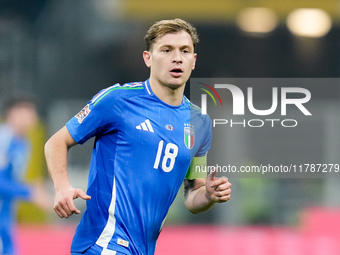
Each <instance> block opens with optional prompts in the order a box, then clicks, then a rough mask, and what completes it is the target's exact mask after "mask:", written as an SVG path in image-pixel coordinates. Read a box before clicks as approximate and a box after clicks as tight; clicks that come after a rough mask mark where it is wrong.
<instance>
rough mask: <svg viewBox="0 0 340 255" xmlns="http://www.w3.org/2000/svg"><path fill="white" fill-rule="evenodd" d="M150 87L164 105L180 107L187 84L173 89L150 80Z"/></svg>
mask: <svg viewBox="0 0 340 255" xmlns="http://www.w3.org/2000/svg"><path fill="white" fill-rule="evenodd" d="M150 86H151V89H152V91H153V93H154V94H155V95H156V96H157V97H158V98H159V99H160V100H162V101H163V102H164V103H166V104H169V105H173V106H179V105H180V104H181V103H182V100H183V93H184V88H185V84H183V85H180V86H178V87H175V88H172V87H170V86H166V85H164V84H160V83H159V82H157V81H154V80H152V78H150Z"/></svg>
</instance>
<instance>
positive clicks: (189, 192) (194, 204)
mask: <svg viewBox="0 0 340 255" xmlns="http://www.w3.org/2000/svg"><path fill="white" fill-rule="evenodd" d="M145 41H146V50H145V51H144V52H143V58H144V62H145V64H146V66H147V67H148V68H150V78H149V79H148V80H146V81H144V82H134V83H127V84H124V85H123V86H121V85H120V84H116V85H113V86H112V87H109V88H107V89H104V90H102V91H101V92H99V93H98V94H97V95H96V96H94V97H93V99H92V100H91V101H90V102H89V103H88V104H87V105H86V106H85V107H84V108H83V109H82V110H81V111H80V112H79V113H78V114H77V115H76V116H75V117H73V118H72V119H71V120H70V121H69V122H67V123H66V126H64V127H63V128H62V129H60V130H59V131H58V132H57V133H56V134H54V135H53V136H52V137H51V138H50V139H49V141H48V142H47V143H46V145H45V155H46V160H47V165H48V169H49V172H50V175H51V178H52V180H53V183H54V188H55V192H56V195H55V201H54V210H55V211H56V213H57V214H58V215H59V216H60V217H61V218H64V217H65V218H68V217H69V216H71V215H72V214H74V213H76V214H79V213H80V211H79V210H78V209H77V208H76V207H75V205H74V203H73V200H74V199H76V198H78V197H81V198H82V199H85V200H87V208H86V210H85V212H84V215H83V217H82V219H81V222H80V224H79V225H78V227H77V230H76V233H75V236H74V238H73V243H72V247H71V254H72V255H73V254H74V255H77V254H86V255H96V254H102V255H113V254H115V255H118V254H128V255H132V254H134V255H137V254H140V255H141V254H145V255H146V254H148V255H153V254H154V252H155V246H156V241H157V239H158V236H159V233H160V231H161V229H162V226H163V223H164V220H165V217H166V215H167V212H168V210H169V207H170V206H171V204H172V202H173V200H174V198H175V197H176V194H177V192H178V190H179V188H180V186H181V184H182V183H183V181H184V179H185V181H184V186H185V205H186V207H187V208H188V209H189V210H190V211H191V212H193V213H199V212H204V211H206V210H208V209H209V208H210V207H212V206H213V205H214V204H215V203H222V202H226V201H228V200H229V199H230V192H231V189H230V187H231V184H230V183H229V181H228V179H227V178H226V177H221V178H215V177H214V175H215V174H216V173H211V174H210V175H209V176H208V177H207V174H206V172H201V173H199V172H195V167H191V168H190V163H191V165H192V166H204V165H206V154H207V151H208V150H209V149H210V143H211V136H212V126H211V120H210V117H209V116H208V115H202V114H201V112H200V109H199V108H198V107H196V106H194V105H192V104H191V103H190V101H189V100H188V99H187V98H186V97H185V96H184V95H183V93H184V88H185V84H186V82H187V80H188V79H189V77H190V75H191V72H192V70H193V69H194V68H195V63H196V53H195V51H194V50H195V45H196V44H197V43H198V36H197V32H196V29H195V28H194V27H192V25H191V24H189V23H187V22H186V21H184V20H181V19H175V20H162V21H159V22H156V23H155V24H153V25H152V26H151V27H150V29H149V30H148V32H147V34H146V36H145ZM91 137H96V138H95V144H94V148H93V153H92V161H91V165H90V173H89V180H88V189H87V194H86V193H84V192H83V191H82V190H81V189H76V188H73V187H72V186H71V184H70V181H69V178H68V174H67V152H68V150H69V149H70V148H71V147H72V146H74V145H76V144H83V143H84V142H86V141H87V140H88V139H89V138H91ZM188 169H189V170H188Z"/></svg>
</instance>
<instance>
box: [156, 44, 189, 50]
mask: <svg viewBox="0 0 340 255" xmlns="http://www.w3.org/2000/svg"><path fill="white" fill-rule="evenodd" d="M164 47H168V48H175V47H174V46H173V45H172V44H164V45H160V48H164ZM179 48H180V49H185V48H189V49H194V47H193V46H190V45H188V44H185V45H182V46H180V47H179Z"/></svg>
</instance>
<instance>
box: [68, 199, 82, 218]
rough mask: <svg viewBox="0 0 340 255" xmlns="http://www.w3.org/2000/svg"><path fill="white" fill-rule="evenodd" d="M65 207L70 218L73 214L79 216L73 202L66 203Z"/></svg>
mask: <svg viewBox="0 0 340 255" xmlns="http://www.w3.org/2000/svg"><path fill="white" fill-rule="evenodd" d="M67 207H68V210H67V213H68V215H69V216H71V215H72V214H74V213H75V214H79V213H80V211H79V210H78V209H77V207H76V206H75V205H74V203H73V200H71V201H68V202H67Z"/></svg>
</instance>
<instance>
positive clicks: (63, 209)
mask: <svg viewBox="0 0 340 255" xmlns="http://www.w3.org/2000/svg"><path fill="white" fill-rule="evenodd" d="M78 197H80V198H82V199H84V200H90V199H91V197H90V196H88V195H87V194H86V193H85V192H84V191H83V190H81V189H75V188H72V187H68V188H62V189H60V190H58V191H56V195H55V199H54V205H53V209H54V211H55V212H56V213H57V214H58V216H59V217H60V218H68V217H70V216H71V215H72V214H79V213H80V211H79V210H78V209H77V207H76V206H75V205H74V202H73V200H74V199H76V198H78Z"/></svg>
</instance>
